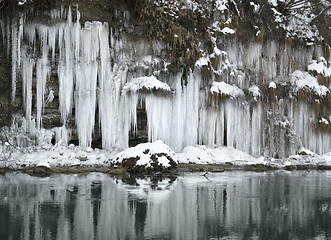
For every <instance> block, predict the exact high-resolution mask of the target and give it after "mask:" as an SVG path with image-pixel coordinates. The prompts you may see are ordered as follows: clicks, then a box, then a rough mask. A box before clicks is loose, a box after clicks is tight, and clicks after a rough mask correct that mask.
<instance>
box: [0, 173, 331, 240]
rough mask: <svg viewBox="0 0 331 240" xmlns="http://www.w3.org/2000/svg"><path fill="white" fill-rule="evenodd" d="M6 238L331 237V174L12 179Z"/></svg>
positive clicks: (1, 233)
mask: <svg viewBox="0 0 331 240" xmlns="http://www.w3.org/2000/svg"><path fill="white" fill-rule="evenodd" d="M0 239H8V240H9V239H61V240H64V239H79V240H84V239H89V240H90V239H331V172H327V171H325V172H322V171H321V172H319V171H310V172H307V171H297V172H287V171H274V172H263V173H256V172H240V171H238V172H237V171H234V172H223V173H207V174H204V173H181V174H179V175H178V176H144V177H143V176H140V177H137V176H130V175H126V176H124V177H115V176H110V175H106V174H102V173H89V174H71V175H63V174H58V175H51V176H49V177H44V178H40V177H34V176H29V175H26V174H23V173H19V172H11V173H6V174H4V175H0Z"/></svg>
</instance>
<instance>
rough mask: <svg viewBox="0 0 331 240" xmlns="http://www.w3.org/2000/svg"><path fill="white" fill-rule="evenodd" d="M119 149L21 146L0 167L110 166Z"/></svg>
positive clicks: (72, 146)
mask: <svg viewBox="0 0 331 240" xmlns="http://www.w3.org/2000/svg"><path fill="white" fill-rule="evenodd" d="M117 153H118V150H116V149H114V150H113V151H112V152H111V151H105V150H100V149H93V150H91V149H88V148H87V149H84V148H82V147H77V146H74V145H69V146H65V145H59V144H57V145H54V146H53V145H43V146H39V147H29V148H21V149H18V150H16V151H14V152H13V153H12V154H11V156H10V158H9V159H8V160H6V161H1V159H0V167H8V168H9V169H13V170H20V169H24V168H27V167H40V166H43V167H47V168H51V167H73V166H82V167H84V166H93V167H109V166H110V160H111V159H112V158H114V157H115V156H116V154H117Z"/></svg>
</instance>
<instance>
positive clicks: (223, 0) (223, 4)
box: [215, 0, 228, 12]
mask: <svg viewBox="0 0 331 240" xmlns="http://www.w3.org/2000/svg"><path fill="white" fill-rule="evenodd" d="M227 4H228V0H216V1H215V6H216V9H217V10H218V11H220V12H224V11H225V10H226V9H227Z"/></svg>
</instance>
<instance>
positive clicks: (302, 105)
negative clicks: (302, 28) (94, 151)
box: [1, 8, 331, 157]
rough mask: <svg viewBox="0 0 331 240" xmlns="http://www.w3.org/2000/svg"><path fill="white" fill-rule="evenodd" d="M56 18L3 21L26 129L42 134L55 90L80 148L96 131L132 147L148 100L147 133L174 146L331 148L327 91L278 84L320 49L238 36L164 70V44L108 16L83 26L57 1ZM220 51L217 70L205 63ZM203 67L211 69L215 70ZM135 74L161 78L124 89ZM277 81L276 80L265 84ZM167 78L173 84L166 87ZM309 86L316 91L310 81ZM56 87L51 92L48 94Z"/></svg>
mask: <svg viewBox="0 0 331 240" xmlns="http://www.w3.org/2000/svg"><path fill="white" fill-rule="evenodd" d="M50 18H51V22H52V24H47V25H46V24H41V23H34V22H28V21H26V20H25V19H24V17H22V18H20V19H19V20H18V21H15V20H12V21H5V20H1V24H2V26H4V24H7V26H6V27H2V34H3V41H6V39H5V37H4V35H7V36H10V41H8V43H7V44H8V49H11V52H10V54H9V52H8V56H9V55H11V58H12V61H11V65H12V97H13V99H15V98H17V95H18V94H19V90H18V89H19V87H18V86H20V85H21V86H22V93H21V95H22V98H23V105H24V111H25V114H24V118H25V121H26V123H27V124H26V125H25V126H26V129H25V130H26V132H27V133H30V134H35V135H36V136H39V135H42V134H39V135H38V131H39V132H41V131H42V130H43V129H44V126H43V124H44V121H43V118H44V117H45V116H46V115H47V114H49V113H47V112H46V111H45V108H46V105H47V104H49V103H50V102H51V101H52V100H53V99H55V100H54V101H58V102H56V105H57V107H58V114H59V116H60V121H61V124H60V125H58V126H54V128H53V134H54V135H55V136H56V141H57V142H59V141H62V142H63V143H66V144H67V143H68V142H69V141H70V138H71V137H72V136H74V135H75V134H76V135H77V137H78V140H79V144H80V145H81V146H82V147H91V146H92V142H93V139H94V137H95V135H97V134H99V135H100V136H101V137H102V146H103V148H111V147H121V148H126V147H128V144H129V133H130V132H135V131H137V122H138V121H139V119H137V108H138V107H139V106H140V105H141V104H142V105H143V106H142V107H141V108H142V109H143V111H145V112H146V116H147V126H146V130H147V134H148V141H155V140H158V139H161V140H163V141H164V142H165V143H166V144H168V145H169V146H170V147H171V148H173V149H174V150H175V151H181V150H182V149H183V148H184V147H186V146H189V145H195V144H204V145H207V146H210V147H218V146H224V145H226V146H230V147H234V148H237V149H239V150H243V151H245V152H248V153H250V154H253V155H256V156H259V155H266V156H273V157H284V156H286V155H289V154H293V153H295V152H296V150H297V149H298V147H300V146H304V147H306V148H309V149H310V150H312V151H315V152H317V153H324V152H328V151H329V150H330V147H331V138H330V136H331V135H330V133H329V130H326V129H327V128H326V127H324V128H323V127H320V125H322V124H326V122H325V121H324V122H320V121H319V120H321V119H322V118H323V119H329V116H326V114H327V111H325V110H323V109H322V110H319V112H317V111H315V110H314V108H316V106H315V105H316V104H318V101H323V98H324V96H317V95H316V93H314V94H315V95H313V93H311V96H313V97H315V99H313V100H309V99H308V100H307V99H302V98H300V91H297V95H295V94H292V95H291V94H288V95H284V96H285V97H284V98H283V99H280V98H279V97H278V96H276V93H275V92H276V91H278V88H280V89H284V91H285V90H286V88H287V87H286V86H292V85H289V84H290V78H291V73H292V72H293V71H294V70H301V71H305V70H306V68H307V66H308V64H309V62H310V61H312V60H313V58H316V59H318V58H317V57H319V56H321V55H322V51H321V50H320V48H319V47H316V48H313V47H309V48H308V47H307V48H293V47H291V46H288V45H286V44H279V43H276V42H274V41H269V42H267V43H265V44H262V43H256V42H252V43H247V44H242V43H239V42H237V41H235V40H233V41H229V42H227V43H225V44H224V51H220V52H215V53H213V54H210V56H207V55H206V56H205V61H201V64H198V65H196V67H195V68H194V69H190V70H189V71H188V73H185V76H183V75H184V74H183V73H182V72H179V73H177V74H173V73H167V74H160V72H161V71H163V73H164V72H166V71H167V69H166V66H167V61H166V60H165V59H162V57H161V56H160V52H161V50H160V48H162V44H156V43H155V42H149V43H148V42H146V41H145V42H143V43H141V42H140V43H139V42H135V41H133V40H130V39H129V38H127V37H126V36H125V35H124V34H123V35H122V34H121V33H120V31H119V30H118V29H114V28H111V27H109V26H108V24H107V23H104V24H102V23H100V22H86V23H85V24H84V25H81V23H80V13H79V11H78V10H77V11H76V12H73V11H71V9H70V8H69V9H64V8H61V9H60V10H52V12H51V14H50ZM55 20H56V21H55ZM8 38H9V37H8ZM215 49H216V48H215ZM316 56H317V57H316ZM216 58H217V59H218V63H217V64H213V68H212V69H211V67H210V65H211V64H210V65H208V64H209V63H211V62H212V61H213V59H214V60H215V59H216ZM328 61H330V60H328ZM208 67H209V68H208ZM203 68H208V69H209V70H210V71H213V72H212V77H211V78H210V79H207V80H206V77H205V76H204V71H203ZM183 77H185V79H186V81H185V83H183V80H182V79H183ZM136 78H146V79H149V80H151V79H155V81H156V80H157V81H160V82H158V83H155V82H150V83H148V84H151V85H148V86H150V89H147V88H148V87H146V86H143V87H142V88H141V89H139V86H136V87H138V88H137V89H136V90H137V91H124V90H123V89H124V86H125V85H126V84H127V83H129V82H130V81H132V80H133V79H136ZM149 80H148V81H149ZM272 80H275V81H276V83H277V84H276V83H274V82H273V84H272V85H270V86H272V87H268V86H269V83H270V82H271V81H272ZM161 82H162V84H165V85H166V86H169V89H171V91H169V89H168V88H167V87H165V88H166V89H167V90H165V89H162V87H160V86H163V87H164V86H165V85H162V84H161ZM153 84H154V85H153ZM286 84H287V85H286ZM276 85H277V86H276ZM327 87H329V86H327ZM307 88H308V87H307ZM254 91H255V92H254ZM282 91H283V90H282ZM302 91H306V92H308V94H310V92H309V89H308V90H307V89H306V90H302ZM50 93H51V94H53V93H54V95H52V96H51V97H50V98H48V100H46V98H47V95H48V94H50ZM311 98H312V97H311ZM319 108H320V107H319ZM329 120H331V119H329ZM329 120H326V121H327V122H328V121H329ZM72 121H74V124H72V123H71V122H72ZM327 124H328V123H327ZM73 125H74V126H73ZM47 139H49V138H47ZM49 141H50V140H49ZM39 142H42V141H41V140H40V141H39Z"/></svg>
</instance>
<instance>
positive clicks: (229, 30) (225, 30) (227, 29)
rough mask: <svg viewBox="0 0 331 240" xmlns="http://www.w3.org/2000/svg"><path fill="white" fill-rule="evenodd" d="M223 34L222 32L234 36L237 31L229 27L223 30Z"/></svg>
mask: <svg viewBox="0 0 331 240" xmlns="http://www.w3.org/2000/svg"><path fill="white" fill-rule="evenodd" d="M221 32H222V33H223V34H234V33H235V32H236V31H235V30H233V29H231V28H229V27H225V28H223V29H222V30H221Z"/></svg>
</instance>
